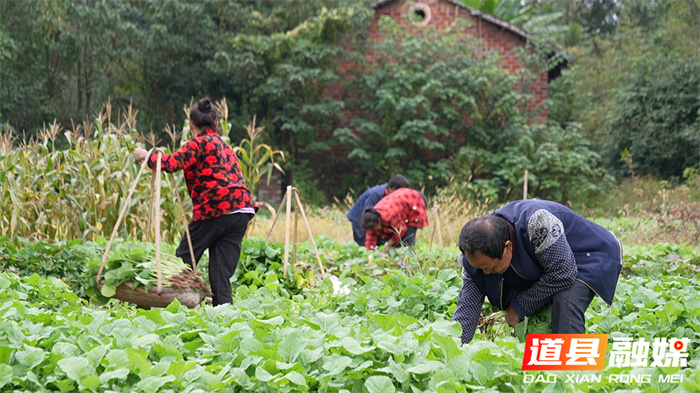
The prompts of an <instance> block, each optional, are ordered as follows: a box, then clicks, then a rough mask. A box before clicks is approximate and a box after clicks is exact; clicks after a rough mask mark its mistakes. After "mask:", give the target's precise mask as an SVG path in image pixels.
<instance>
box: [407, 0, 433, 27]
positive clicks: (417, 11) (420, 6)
mask: <svg viewBox="0 0 700 393" xmlns="http://www.w3.org/2000/svg"><path fill="white" fill-rule="evenodd" d="M411 16H412V20H413V24H414V25H416V26H427V25H428V23H430V18H431V17H432V13H431V12H430V6H428V5H427V4H424V3H416V4H415V5H414V6H413V14H412V15H411Z"/></svg>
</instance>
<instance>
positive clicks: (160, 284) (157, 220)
mask: <svg viewBox="0 0 700 393" xmlns="http://www.w3.org/2000/svg"><path fill="white" fill-rule="evenodd" d="M161 158H163V152H162V151H161V152H159V153H158V160H157V161H156V175H155V176H156V191H155V197H154V204H155V211H156V213H155V217H154V218H153V221H154V223H153V224H154V226H155V230H156V234H155V242H156V277H157V278H158V280H157V281H158V286H157V289H156V292H157V293H158V294H159V295H160V294H161V293H162V292H163V274H162V273H161V271H160V171H161V170H160V163H161Z"/></svg>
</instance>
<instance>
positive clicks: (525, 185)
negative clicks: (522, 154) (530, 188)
mask: <svg viewBox="0 0 700 393" xmlns="http://www.w3.org/2000/svg"><path fill="white" fill-rule="evenodd" d="M523 199H527V168H525V176H524V177H523Z"/></svg>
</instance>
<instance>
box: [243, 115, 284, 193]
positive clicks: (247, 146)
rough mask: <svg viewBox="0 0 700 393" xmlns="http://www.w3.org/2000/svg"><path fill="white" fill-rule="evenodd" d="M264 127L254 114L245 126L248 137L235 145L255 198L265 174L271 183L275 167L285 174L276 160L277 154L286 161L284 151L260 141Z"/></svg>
mask: <svg viewBox="0 0 700 393" xmlns="http://www.w3.org/2000/svg"><path fill="white" fill-rule="evenodd" d="M264 129H265V127H256V126H255V116H253V120H252V121H251V122H250V123H249V124H248V125H247V126H245V130H246V132H247V134H248V139H243V140H242V141H241V143H240V145H239V146H236V147H234V151H235V152H236V155H237V156H238V163H239V165H240V167H241V171H242V172H243V178H244V179H245V181H246V185H247V186H248V189H249V190H250V193H251V194H252V195H253V197H254V198H255V197H256V196H257V191H258V185H259V184H260V181H261V180H262V178H263V176H266V177H267V180H266V181H267V183H268V184H269V183H270V177H271V176H272V172H273V171H274V170H275V169H277V170H278V171H280V172H281V173H282V174H284V170H283V169H282V167H281V166H280V165H279V164H278V163H276V162H275V156H279V157H280V158H281V159H282V161H284V152H283V151H282V150H273V149H272V148H271V147H270V146H269V145H266V144H264V143H260V142H258V138H259V136H260V134H261V133H262V132H263V130H264Z"/></svg>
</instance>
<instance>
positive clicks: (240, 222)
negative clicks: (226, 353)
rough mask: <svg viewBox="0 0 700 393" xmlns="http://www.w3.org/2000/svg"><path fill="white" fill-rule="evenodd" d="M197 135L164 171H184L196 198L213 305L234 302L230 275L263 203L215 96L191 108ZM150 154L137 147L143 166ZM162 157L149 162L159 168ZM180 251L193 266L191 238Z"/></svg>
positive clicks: (193, 231)
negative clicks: (226, 135)
mask: <svg viewBox="0 0 700 393" xmlns="http://www.w3.org/2000/svg"><path fill="white" fill-rule="evenodd" d="M189 126H190V132H191V133H192V139H191V140H190V141H189V142H187V143H186V144H185V145H184V146H183V147H182V148H181V149H180V150H178V151H177V152H175V153H173V154H164V155H163V157H162V159H161V170H162V171H165V172H175V171H179V170H183V171H184V173H185V181H186V182H187V191H189V194H190V197H191V198H192V207H193V209H192V210H193V213H192V219H191V221H190V223H189V226H188V228H189V232H190V236H191V238H192V247H193V250H194V257H195V260H196V261H197V262H198V261H199V259H200V258H201V257H202V254H203V253H204V250H206V249H209V283H210V285H211V290H212V302H213V305H215V306H216V305H219V304H224V303H231V301H232V297H231V282H230V279H231V277H232V276H233V273H234V272H235V271H236V265H238V259H239V258H240V255H241V245H242V242H243V236H244V235H245V232H246V229H247V228H248V222H249V221H250V220H251V219H252V218H253V216H254V215H255V212H256V211H257V210H258V206H257V205H256V204H255V202H254V201H253V198H252V197H251V195H250V192H249V191H248V188H247V187H246V184H245V180H244V179H243V174H242V173H241V168H240V167H239V166H238V158H237V157H236V153H234V151H233V149H231V146H229V145H228V144H227V143H226V142H224V141H223V140H222V139H221V137H220V136H219V134H218V132H217V130H218V126H219V124H218V121H217V114H216V109H214V107H213V106H212V103H211V101H210V100H209V98H202V99H201V100H199V101H198V102H197V103H196V104H194V105H193V106H192V108H191V109H190V119H189ZM147 155H148V152H147V151H146V150H144V149H139V148H137V149H134V159H135V161H136V163H137V164H141V163H142V162H143V161H144V160H145V159H146V156H147ZM156 162H157V156H155V155H151V157H150V159H149V161H148V166H149V167H150V168H151V169H155V167H156ZM176 255H177V256H178V257H180V258H182V260H183V261H184V262H185V263H189V264H190V265H192V261H191V257H190V252H189V246H188V244H187V237H186V236H183V237H182V240H181V241H180V245H179V246H178V248H177V251H176Z"/></svg>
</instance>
